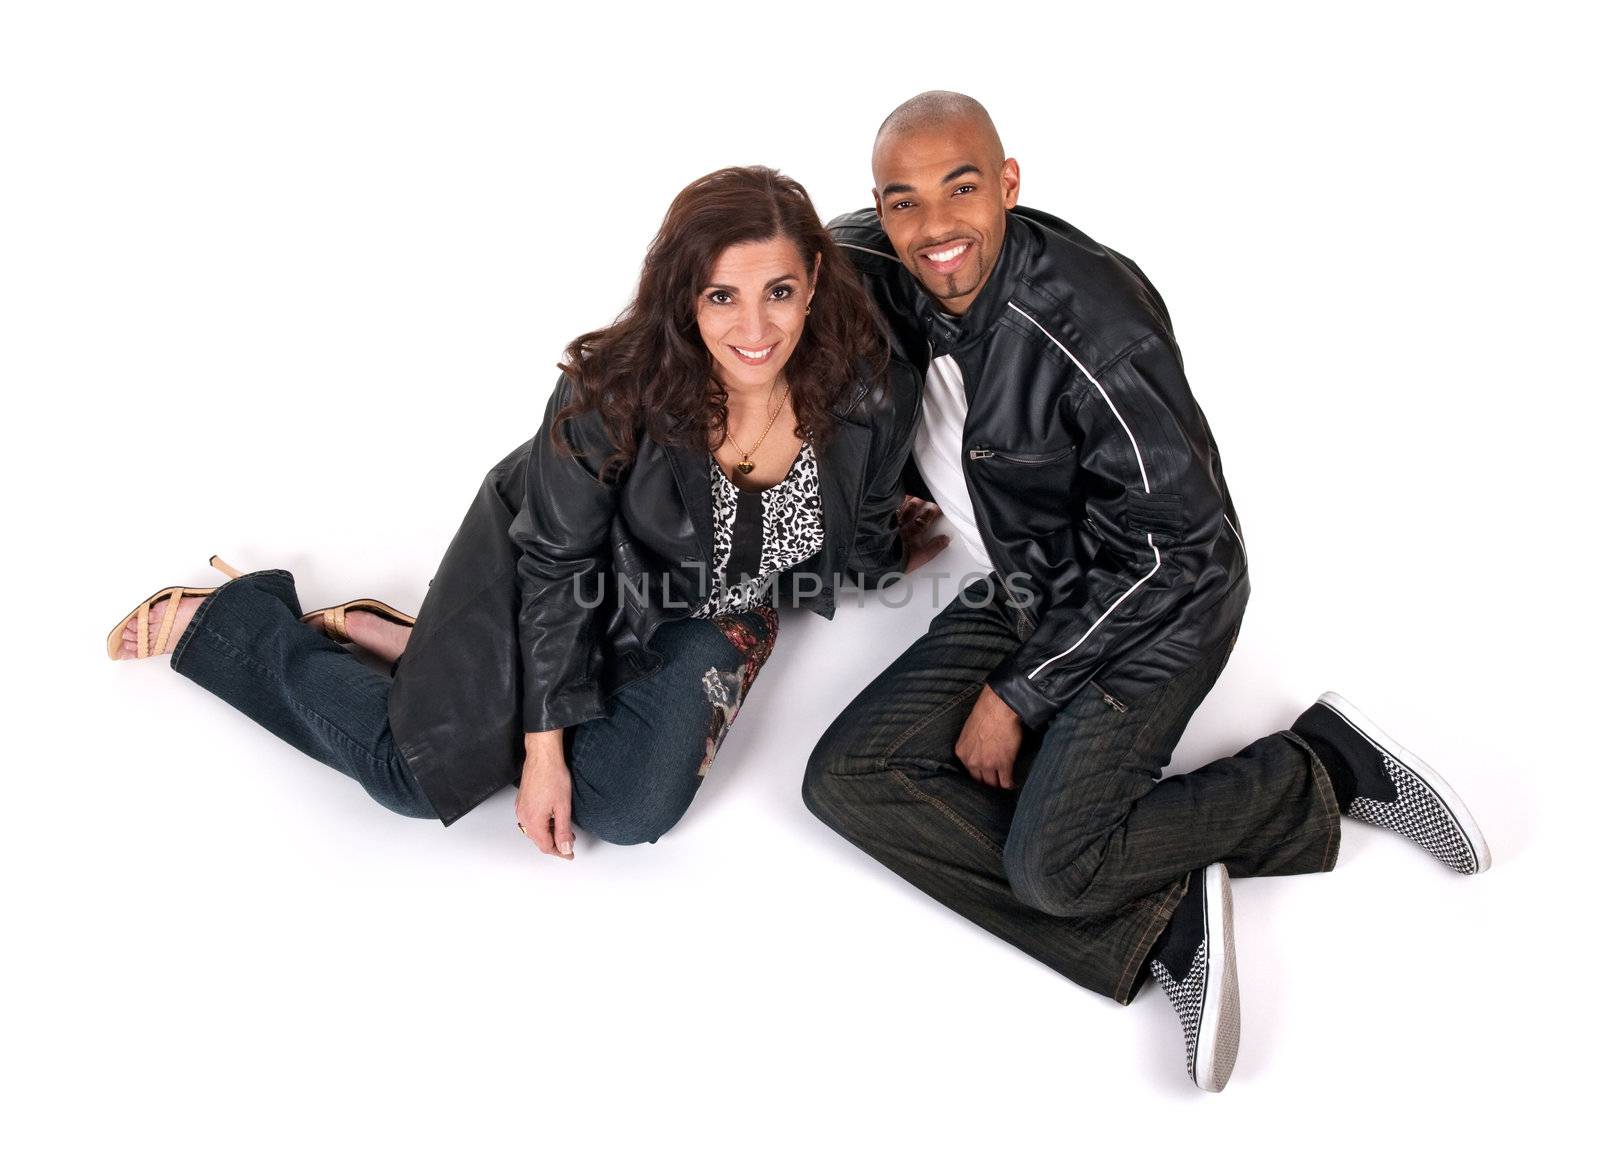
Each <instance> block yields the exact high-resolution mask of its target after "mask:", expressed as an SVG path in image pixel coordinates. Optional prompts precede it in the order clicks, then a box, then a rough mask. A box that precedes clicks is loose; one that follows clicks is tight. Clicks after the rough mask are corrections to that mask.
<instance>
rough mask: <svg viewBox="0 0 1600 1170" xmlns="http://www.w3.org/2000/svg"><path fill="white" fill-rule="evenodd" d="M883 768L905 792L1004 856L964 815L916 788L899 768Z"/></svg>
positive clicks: (997, 854)
mask: <svg viewBox="0 0 1600 1170" xmlns="http://www.w3.org/2000/svg"><path fill="white" fill-rule="evenodd" d="M885 770H886V771H887V772H888V773H889V775H891V776H893V777H894V778H895V779H896V780H898V781H899V782H900V784H901V786H902V787H903V788H905V790H906V791H907V792H909V793H911V795H912V796H914V797H916V798H917V799H918V800H920V801H922V802H923V803H924V804H927V805H929V806H931V807H932V808H934V809H936V810H937V811H938V812H940V813H942V814H943V815H944V816H945V817H946V818H947V819H948V820H949V821H950V822H951V823H952V824H954V825H955V826H956V828H958V829H960V830H961V831H962V832H963V833H965V834H966V835H967V836H969V837H971V838H972V839H973V840H975V841H977V842H979V843H980V844H982V845H986V846H988V848H989V849H990V850H991V851H993V852H994V854H995V855H996V856H997V857H999V856H1004V851H1003V850H1002V849H1001V847H1000V846H998V845H996V844H995V843H994V842H993V841H991V840H989V838H988V837H986V836H984V835H983V834H982V833H980V832H979V831H978V830H977V828H976V827H975V826H973V825H972V824H971V823H969V822H968V821H967V819H966V818H965V817H963V816H962V815H961V814H960V813H958V812H956V811H955V810H954V809H953V808H951V807H950V806H949V805H947V804H945V802H944V801H942V800H940V799H939V798H938V797H936V796H929V795H928V794H927V793H926V792H924V791H922V789H920V788H918V787H917V786H916V785H915V784H914V783H912V780H911V777H909V776H907V775H906V774H905V773H904V772H902V771H901V770H900V769H899V768H893V767H888V766H887V765H885Z"/></svg>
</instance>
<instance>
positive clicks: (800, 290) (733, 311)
mask: <svg viewBox="0 0 1600 1170" xmlns="http://www.w3.org/2000/svg"><path fill="white" fill-rule="evenodd" d="M821 267H822V256H821V254H820V253H819V254H818V255H817V256H816V257H815V259H814V260H813V262H812V263H811V264H810V265H807V264H806V262H805V260H804V259H803V258H802V257H801V255H800V250H799V249H798V248H796V247H795V245H794V241H792V240H790V239H789V238H788V237H787V236H776V237H774V238H773V239H770V240H758V241H756V242H754V243H749V244H734V245H732V246H731V247H729V248H727V249H725V250H724V251H723V253H722V255H720V256H718V257H717V262H716V263H715V264H714V265H712V269H711V279H710V281H709V282H708V283H707V284H706V287H705V288H703V289H701V290H700V298H699V307H698V310H697V312H696V317H697V319H698V321H699V324H700V337H701V340H703V341H704V342H705V344H706V348H707V349H708V350H710V351H711V357H712V359H713V360H714V361H715V362H716V365H715V367H713V368H714V370H715V372H716V373H717V375H718V376H719V377H720V378H721V380H722V384H723V385H724V386H725V387H727V388H728V389H729V390H739V389H745V390H766V389H768V388H770V387H771V386H772V384H773V382H774V380H775V379H776V378H777V377H778V374H779V372H780V371H781V370H782V369H783V367H784V365H785V364H786V363H787V362H788V361H789V355H790V354H792V353H794V348H795V346H796V345H798V344H799V342H800V335H801V334H802V333H803V332H805V324H806V309H807V308H808V307H809V306H810V304H811V297H812V295H813V294H814V293H815V292H816V288H817V284H816V281H817V275H818V273H819V272H820V271H821Z"/></svg>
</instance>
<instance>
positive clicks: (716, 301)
mask: <svg viewBox="0 0 1600 1170" xmlns="http://www.w3.org/2000/svg"><path fill="white" fill-rule="evenodd" d="M706 300H708V301H710V302H711V303H712V304H713V305H727V304H731V303H732V302H733V298H732V297H730V296H729V295H728V294H727V293H725V292H720V291H719V292H714V293H711V294H710V295H709V296H707V297H706Z"/></svg>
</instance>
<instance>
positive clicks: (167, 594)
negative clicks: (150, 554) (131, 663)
mask: <svg viewBox="0 0 1600 1170" xmlns="http://www.w3.org/2000/svg"><path fill="white" fill-rule="evenodd" d="M211 566H212V568H214V569H216V570H217V571H219V572H221V573H223V574H225V575H227V576H228V577H237V576H239V570H238V569H235V568H234V567H233V566H232V565H230V564H228V562H227V561H225V560H223V559H222V558H221V557H212V558H211ZM217 588H218V587H217V586H215V585H213V586H211V587H210V588H205V589H202V588H200V587H198V586H195V585H168V586H167V587H166V588H165V589H158V590H156V591H155V592H154V593H152V594H151V595H150V596H149V597H147V598H145V599H144V600H143V601H141V602H140V603H139V604H138V605H136V606H134V607H133V608H132V609H131V610H129V611H128V616H127V617H125V618H123V619H122V620H121V621H120V622H118V623H117V624H116V625H114V626H112V627H111V633H109V634H108V635H106V653H107V654H108V655H110V656H111V659H112V661H115V662H120V661H121V660H122V655H121V654H120V653H118V652H119V651H120V650H121V649H122V631H123V630H124V629H126V628H127V625H128V623H129V622H131V621H133V620H134V619H135V618H137V619H138V620H139V649H138V653H137V654H136V655H135V657H137V658H149V657H151V656H152V655H155V654H161V653H163V652H165V651H166V649H167V638H168V637H170V636H171V634H172V623H173V619H174V618H176V617H177V616H178V602H180V601H182V600H183V599H184V598H185V597H205V596H206V595H207V594H211V593H215V592H216V591H217ZM160 601H166V602H168V603H169V604H168V605H167V608H166V610H165V612H163V613H162V615H161V627H160V629H158V630H157V631H156V639H155V641H154V642H152V641H151V640H150V607H151V606H153V605H155V604H156V603H157V602H160Z"/></svg>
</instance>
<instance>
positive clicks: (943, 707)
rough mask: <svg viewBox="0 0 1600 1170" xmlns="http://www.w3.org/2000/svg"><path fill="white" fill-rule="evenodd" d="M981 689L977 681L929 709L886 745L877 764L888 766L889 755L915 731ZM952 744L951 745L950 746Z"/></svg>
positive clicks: (904, 743) (902, 744)
mask: <svg viewBox="0 0 1600 1170" xmlns="http://www.w3.org/2000/svg"><path fill="white" fill-rule="evenodd" d="M982 689H983V684H982V683H977V684H976V685H974V686H970V687H967V688H966V689H965V690H963V691H962V692H961V693H960V694H958V695H955V696H953V697H952V698H951V699H949V700H948V701H947V702H944V703H941V704H939V705H938V706H937V707H935V708H934V709H933V710H931V711H929V712H928V713H927V714H926V715H924V716H923V717H922V718H921V719H918V720H917V721H916V722H915V723H913V724H912V725H911V726H910V727H908V728H906V730H905V733H904V734H902V735H901V736H900V738H899V739H897V740H895V741H894V742H893V743H891V744H890V745H889V746H888V747H886V748H884V749H883V755H882V756H881V757H880V758H879V760H878V764H879V766H880V767H883V768H888V767H889V766H890V765H889V759H890V757H891V756H893V755H894V754H895V753H896V752H898V751H899V750H900V749H901V748H902V747H904V746H905V745H906V742H907V741H908V740H910V739H911V737H912V736H914V735H916V734H917V732H919V731H921V730H922V729H923V728H924V727H926V726H927V725H928V724H929V723H931V722H932V721H933V720H935V719H937V718H938V717H939V716H940V715H943V714H944V713H945V712H946V711H948V710H950V708H951V707H954V706H955V705H956V704H957V703H959V702H961V701H962V700H964V699H965V698H966V697H967V696H968V695H975V694H977V693H978V692H979V691H981V690H982ZM953 746H954V745H952V747H953Z"/></svg>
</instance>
